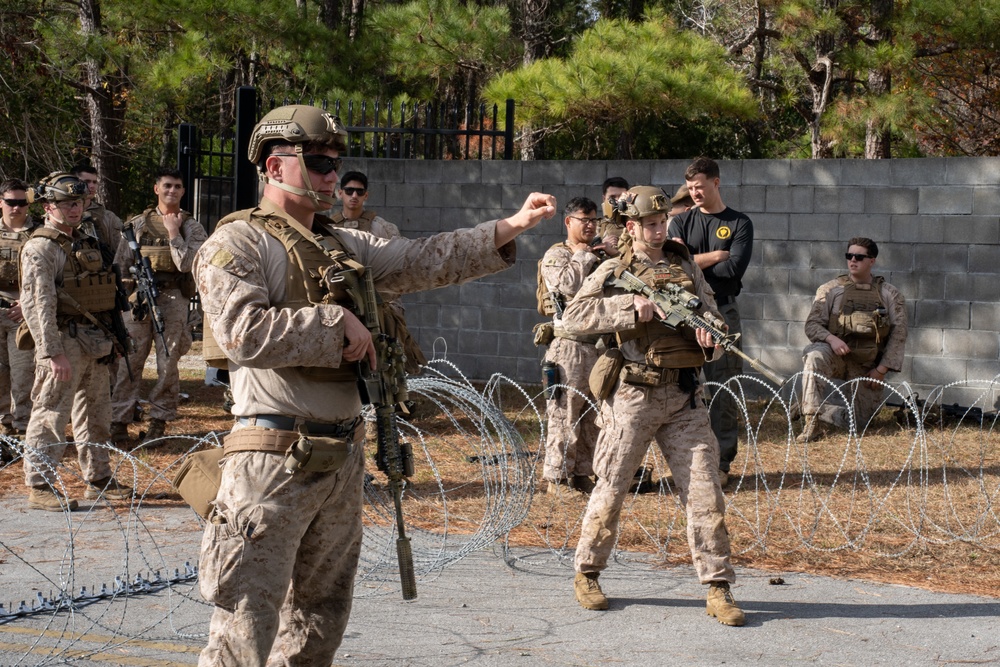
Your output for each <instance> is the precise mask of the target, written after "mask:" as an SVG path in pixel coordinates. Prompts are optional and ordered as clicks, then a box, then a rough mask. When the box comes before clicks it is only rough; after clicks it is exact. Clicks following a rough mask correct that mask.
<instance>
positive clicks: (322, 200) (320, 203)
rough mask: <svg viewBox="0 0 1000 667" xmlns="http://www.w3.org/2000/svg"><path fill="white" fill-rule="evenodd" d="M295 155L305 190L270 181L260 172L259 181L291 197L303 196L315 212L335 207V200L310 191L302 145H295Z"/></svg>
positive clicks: (310, 185)
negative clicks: (314, 208)
mask: <svg viewBox="0 0 1000 667" xmlns="http://www.w3.org/2000/svg"><path fill="white" fill-rule="evenodd" d="M295 154H296V155H297V156H298V158H299V170H300V171H301V172H302V180H303V181H305V184H306V188H308V189H303V188H297V187H295V186H294V185H288V184H287V183H282V182H280V181H275V180H271V179H270V178H268V177H267V174H266V173H264V172H260V180H262V181H264V182H265V183H267V184H269V185H272V186H274V187H276V188H278V189H279V190H284V191H285V192H291V193H292V194H293V195H304V196H306V197H309V199H311V200H312V203H313V205H315V206H316V210H317V211H325V210H327V209H328V208H330V207H331V206H335V205H336V204H337V199H336V198H335V197H331V196H330V195H324V194H320V193H318V192H316V191H315V190H313V189H312V178H311V177H310V176H309V170H308V169H306V161H305V159H304V158H303V157H302V144H295Z"/></svg>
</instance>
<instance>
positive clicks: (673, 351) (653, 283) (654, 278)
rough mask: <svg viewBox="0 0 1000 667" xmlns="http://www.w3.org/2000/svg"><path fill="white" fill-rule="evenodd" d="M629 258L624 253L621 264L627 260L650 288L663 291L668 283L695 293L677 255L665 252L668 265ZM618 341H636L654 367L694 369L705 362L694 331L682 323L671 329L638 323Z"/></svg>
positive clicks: (658, 323)
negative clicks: (645, 262) (651, 263)
mask: <svg viewBox="0 0 1000 667" xmlns="http://www.w3.org/2000/svg"><path fill="white" fill-rule="evenodd" d="M631 255H632V253H631V252H627V253H626V255H625V257H624V261H628V264H627V265H626V266H627V267H628V271H629V272H631V273H633V274H635V275H636V276H637V277H638V278H639V279H640V280H642V282H644V283H646V284H647V285H649V286H650V287H652V288H653V289H662V288H663V287H664V286H665V285H666V284H667V283H673V284H675V285H680V286H681V287H682V288H684V289H685V290H687V291H689V292H693V291H694V282H693V281H692V280H691V276H689V275H688V273H687V272H686V271H685V270H684V267H683V266H682V265H681V258H680V257H679V256H678V255H676V254H674V253H669V252H668V253H667V254H666V260H667V263H666V264H664V263H659V264H656V265H655V266H649V265H648V264H644V263H642V262H638V261H635V260H634V259H633V258H632V256H631ZM618 340H619V343H624V342H625V341H628V340H637V341H638V342H639V344H640V345H641V346H642V347H644V348H645V349H646V363H647V364H648V365H650V366H655V367H657V368H697V367H700V366H701V365H702V364H704V363H705V353H704V352H703V351H702V349H701V346H700V345H699V344H698V340H697V339H696V338H695V334H694V330H693V329H691V328H690V327H688V326H687V325H684V324H682V325H681V326H680V327H678V328H676V329H674V328H671V327H668V326H666V325H665V324H663V323H662V322H658V321H656V320H652V321H649V322H638V323H636V325H635V328H633V329H631V330H630V331H624V332H621V333H619V334H618Z"/></svg>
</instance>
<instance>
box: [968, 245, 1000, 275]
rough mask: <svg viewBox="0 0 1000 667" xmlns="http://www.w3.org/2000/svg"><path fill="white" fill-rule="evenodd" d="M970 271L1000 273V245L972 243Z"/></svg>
mask: <svg viewBox="0 0 1000 667" xmlns="http://www.w3.org/2000/svg"><path fill="white" fill-rule="evenodd" d="M969 272H970V273H992V274H996V273H1000V246H997V245H970V246H969Z"/></svg>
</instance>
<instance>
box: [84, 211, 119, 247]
mask: <svg viewBox="0 0 1000 667" xmlns="http://www.w3.org/2000/svg"><path fill="white" fill-rule="evenodd" d="M80 231H82V232H83V233H84V234H87V235H88V236H93V237H94V238H97V239H99V240H100V241H101V242H102V243H106V244H107V245H108V246H109V247H110V248H111V252H114V251H115V249H116V248H117V247H118V242H119V241H120V240H121V238H122V219H121V218H119V217H118V216H117V215H115V214H114V213H112V212H111V211H109V210H108V209H106V208H104V204H102V203H100V202H99V201H97V200H96V199H91V200H90V206H88V207H87V210H86V211H84V212H83V221H82V222H81V223H80Z"/></svg>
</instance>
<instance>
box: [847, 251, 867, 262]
mask: <svg viewBox="0 0 1000 667" xmlns="http://www.w3.org/2000/svg"><path fill="white" fill-rule="evenodd" d="M844 259H847V260H851V259H853V260H854V261H855V262H860V261H861V260H864V259H869V257H868V255H862V254H861V253H857V252H846V253H844Z"/></svg>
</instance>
